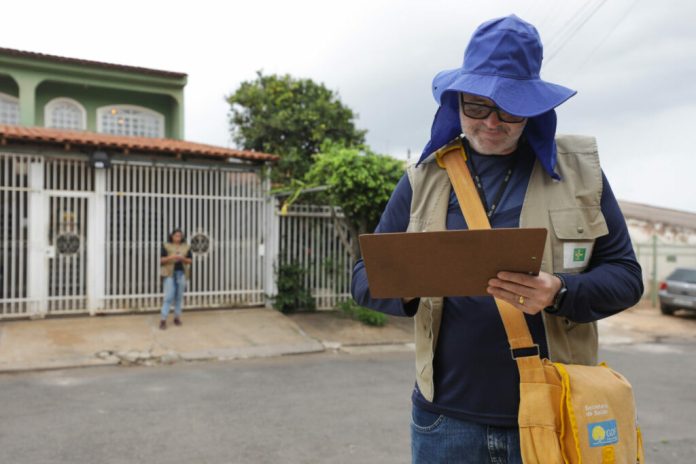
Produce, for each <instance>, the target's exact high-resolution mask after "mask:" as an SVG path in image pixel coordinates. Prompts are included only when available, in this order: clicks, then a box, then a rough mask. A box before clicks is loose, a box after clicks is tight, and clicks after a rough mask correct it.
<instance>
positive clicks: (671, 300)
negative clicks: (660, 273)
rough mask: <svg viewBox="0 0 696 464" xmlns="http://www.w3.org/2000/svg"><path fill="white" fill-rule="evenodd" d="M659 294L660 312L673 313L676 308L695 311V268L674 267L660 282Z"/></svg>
mask: <svg viewBox="0 0 696 464" xmlns="http://www.w3.org/2000/svg"><path fill="white" fill-rule="evenodd" d="M659 296H660V310H661V311H662V314H674V311H676V310H677V309H691V310H694V311H696V269H693V268H677V269H675V270H674V272H672V273H671V274H670V275H669V276H668V277H667V279H666V280H665V281H664V282H662V283H661V284H660V292H659Z"/></svg>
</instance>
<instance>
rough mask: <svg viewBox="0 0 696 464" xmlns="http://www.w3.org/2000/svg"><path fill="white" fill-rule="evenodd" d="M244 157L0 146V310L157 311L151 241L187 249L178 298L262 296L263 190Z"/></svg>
mask: <svg viewBox="0 0 696 464" xmlns="http://www.w3.org/2000/svg"><path fill="white" fill-rule="evenodd" d="M268 186H269V184H268V181H267V180H264V179H262V177H261V175H260V174H259V172H258V170H257V169H256V167H254V166H247V165H244V166H227V165H223V164H209V165H195V164H193V163H190V162H187V163H180V164H178V165H173V164H166V165H163V164H162V165H158V164H153V163H152V162H148V163H136V162H128V163H125V162H118V161H115V162H114V166H113V167H112V168H111V169H108V170H104V169H101V170H94V169H93V168H91V167H90V166H89V164H88V162H87V158H86V156H80V155H74V156H72V157H71V156H70V155H67V156H35V155H26V154H16V153H1V152H0V221H1V222H0V319H6V318H12V317H27V316H42V315H45V314H80V313H88V312H89V313H91V314H95V313H99V312H127V311H134V310H135V311H141V310H156V309H158V308H159V306H160V304H161V301H162V287H161V281H160V276H159V268H160V266H159V261H160V249H161V247H162V244H163V243H164V241H165V240H166V236H167V233H168V232H169V231H171V230H172V229H173V228H181V229H183V230H184V232H185V233H186V235H187V239H188V241H189V243H191V244H192V249H193V266H192V268H193V276H192V280H191V282H190V285H189V287H188V290H187V292H186V296H185V299H184V303H185V306H186V307H189V308H191V307H197V308H215V307H231V306H239V305H244V306H248V305H262V304H264V303H265V301H266V298H265V296H266V291H265V285H267V284H268V281H269V273H268V272H267V268H268V267H269V266H267V265H266V260H267V257H266V256H264V250H265V247H264V245H265V243H264V242H265V240H266V234H267V229H268V223H269V220H270V218H271V214H272V209H271V206H270V205H271V200H270V197H269V196H268Z"/></svg>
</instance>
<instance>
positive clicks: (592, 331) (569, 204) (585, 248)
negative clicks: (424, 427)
mask: <svg viewBox="0 0 696 464" xmlns="http://www.w3.org/2000/svg"><path fill="white" fill-rule="evenodd" d="M556 144H557V147H558V166H557V168H556V169H557V172H558V173H559V174H560V175H561V177H562V179H563V180H562V181H561V182H557V181H554V180H553V179H552V178H551V177H550V176H549V175H548V174H547V172H546V171H545V170H544V168H543V167H542V166H541V164H539V162H538V160H537V161H536V163H535V164H534V168H533V169H532V174H531V177H530V179H529V185H528V187H527V192H526V194H525V198H524V203H523V205H522V212H521V213H520V227H545V228H546V229H548V231H549V234H548V236H547V239H546V248H545V250H544V257H543V259H542V263H541V269H542V271H545V272H548V273H553V272H559V273H564V274H571V273H579V272H582V271H583V270H584V269H585V268H586V267H587V264H588V262H589V259H590V256H591V254H592V247H593V245H594V241H595V239H597V237H601V236H602V235H606V234H607V233H608V229H607V224H606V222H605V220H604V215H603V214H602V211H601V209H600V200H601V198H602V172H601V169H600V166H599V156H598V154H597V144H596V142H595V139H594V138H593V137H583V136H558V137H557V138H556ZM407 172H408V177H409V181H410V183H411V188H412V190H413V198H412V200H411V217H410V221H409V225H408V229H407V231H409V232H424V231H438V230H445V225H446V220H447V207H448V204H449V196H450V189H451V184H450V181H449V178H448V177H447V172H446V171H445V170H444V169H441V168H439V167H438V166H437V163H435V162H434V161H432V162H424V163H422V164H421V165H420V166H418V167H416V166H410V167H409V169H408V171H407ZM442 305H443V298H421V301H420V306H419V307H418V312H417V313H416V316H415V318H414V320H415V339H416V380H417V384H418V388H419V389H420V391H421V393H422V395H423V397H425V398H426V399H427V400H428V401H433V398H434V396H435V387H434V384H433V356H434V353H435V348H436V347H437V337H438V332H439V330H440V321H441V316H442ZM542 314H543V318H544V327H545V330H546V340H547V342H548V349H549V357H550V358H551V360H553V361H556V362H563V363H569V364H586V365H593V364H596V363H597V348H598V347H597V324H596V323H589V324H578V323H575V322H572V321H570V320H568V319H566V318H562V317H557V316H553V315H550V314H546V313H545V312H542ZM501 324H502V321H501Z"/></svg>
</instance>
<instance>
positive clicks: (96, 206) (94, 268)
mask: <svg viewBox="0 0 696 464" xmlns="http://www.w3.org/2000/svg"><path fill="white" fill-rule="evenodd" d="M105 192H106V170H105V169H95V170H94V194H93V195H92V196H91V197H90V198H89V204H88V206H87V309H88V310H89V314H90V316H94V315H95V314H96V313H97V311H99V310H102V309H104V278H105V275H106V260H105V250H104V243H105V240H106V237H105V234H106V227H105V226H106V199H105V196H104V195H105Z"/></svg>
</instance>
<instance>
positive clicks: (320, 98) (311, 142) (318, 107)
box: [227, 71, 366, 184]
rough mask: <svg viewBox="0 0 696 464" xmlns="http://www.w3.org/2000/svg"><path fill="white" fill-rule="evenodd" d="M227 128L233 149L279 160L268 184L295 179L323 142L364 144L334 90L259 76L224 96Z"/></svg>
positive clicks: (285, 77) (361, 133) (287, 77)
mask: <svg viewBox="0 0 696 464" xmlns="http://www.w3.org/2000/svg"><path fill="white" fill-rule="evenodd" d="M227 101H228V103H229V104H230V105H231V108H230V113H229V122H230V128H231V131H232V135H233V139H234V141H235V143H237V145H239V146H240V147H241V148H243V149H246V150H256V151H260V152H265V153H273V154H277V155H280V156H281V159H280V161H279V162H278V163H277V165H276V166H275V168H274V175H273V180H274V181H276V182H280V183H284V184H287V183H289V181H290V180H291V179H293V178H295V179H301V178H302V177H303V176H304V174H305V173H306V172H307V171H308V170H309V168H310V166H311V165H312V156H313V155H315V154H316V153H318V152H319V151H320V148H321V145H322V143H323V142H324V141H326V140H330V141H332V142H336V143H341V144H344V145H346V146H352V145H360V144H362V143H364V140H365V132H366V131H364V130H358V129H356V127H355V122H354V120H355V118H356V116H357V115H356V114H355V113H353V111H352V110H351V109H350V108H348V107H347V106H345V105H344V104H343V103H341V101H340V99H339V96H338V94H337V93H336V92H334V91H332V90H329V89H328V88H326V87H325V86H324V85H323V84H318V83H316V82H314V81H312V80H311V79H296V78H293V77H291V76H290V75H287V74H286V75H283V76H280V75H276V74H272V75H268V76H267V75H264V74H263V72H261V71H258V72H257V75H256V79H255V80H253V81H245V82H242V84H241V85H240V86H239V88H238V89H237V90H236V91H235V92H234V93H233V94H232V95H230V96H228V97H227Z"/></svg>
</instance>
